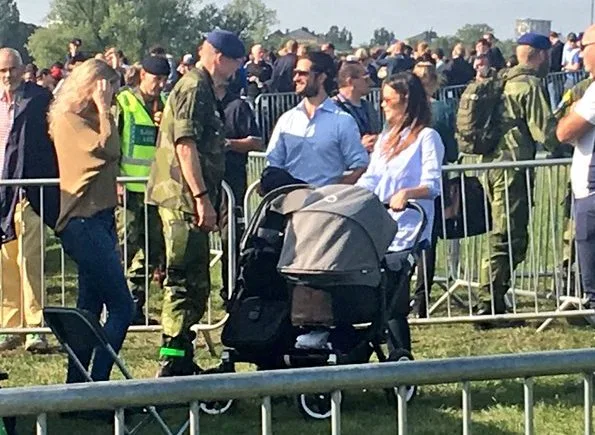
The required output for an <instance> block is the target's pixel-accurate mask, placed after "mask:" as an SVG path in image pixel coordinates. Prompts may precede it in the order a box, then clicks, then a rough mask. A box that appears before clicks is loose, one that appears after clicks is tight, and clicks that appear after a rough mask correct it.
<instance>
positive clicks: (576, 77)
mask: <svg viewBox="0 0 595 435" xmlns="http://www.w3.org/2000/svg"><path fill="white" fill-rule="evenodd" d="M586 77H587V73H586V72H585V71H577V72H572V73H566V72H560V73H551V74H549V75H548V76H547V77H546V78H544V79H543V86H544V90H546V92H547V94H548V95H549V99H550V104H551V108H552V110H554V109H555V108H556V107H557V106H558V104H559V103H560V101H561V98H562V95H563V94H564V91H565V90H566V89H568V88H569V87H571V86H572V85H574V84H576V83H578V82H579V81H581V80H583V79H584V78H586ZM465 88H466V85H457V86H444V87H442V88H440V89H439V90H438V92H437V94H436V99H438V100H441V101H447V102H449V103H451V104H452V105H454V106H455V107H456V106H457V104H458V102H459V100H460V98H461V95H462V94H463V91H464V90H465ZM366 99H367V100H368V101H370V102H371V103H372V104H373V105H374V108H375V109H376V111H377V113H378V116H379V118H380V122H381V125H382V123H383V121H384V117H383V114H382V110H381V107H380V103H381V95H380V89H372V90H371V91H370V94H369V95H368V96H367V97H366ZM299 101H300V97H299V96H298V95H297V94H295V93H293V92H287V93H277V94H261V95H259V96H257V97H256V99H255V101H254V105H253V109H254V113H255V116H256V121H257V123H258V125H259V127H260V130H261V132H262V139H263V141H264V143H267V142H268V140H269V139H270V137H271V133H272V131H273V128H274V127H275V123H276V122H277V120H278V119H279V118H280V117H281V115H283V113H285V112H287V111H288V110H290V109H292V108H293V107H295V106H296V105H297V104H298V103H299Z"/></svg>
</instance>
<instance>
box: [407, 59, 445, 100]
mask: <svg viewBox="0 0 595 435" xmlns="http://www.w3.org/2000/svg"><path fill="white" fill-rule="evenodd" d="M413 74H415V75H416V76H417V77H419V79H420V80H421V83H422V85H423V87H424V90H425V91H426V94H427V96H428V98H429V97H431V96H432V95H434V94H435V93H436V91H437V90H438V89H439V88H440V85H441V77H440V75H439V74H438V71H437V70H436V66H435V65H434V64H433V63H432V62H418V63H417V64H416V65H415V67H413Z"/></svg>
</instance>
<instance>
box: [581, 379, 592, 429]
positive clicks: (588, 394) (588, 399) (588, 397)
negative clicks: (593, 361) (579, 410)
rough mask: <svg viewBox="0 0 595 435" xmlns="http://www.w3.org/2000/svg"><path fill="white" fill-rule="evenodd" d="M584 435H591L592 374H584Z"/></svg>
mask: <svg viewBox="0 0 595 435" xmlns="http://www.w3.org/2000/svg"><path fill="white" fill-rule="evenodd" d="M583 385H584V387H585V435H592V434H593V373H585V375H584V378H583Z"/></svg>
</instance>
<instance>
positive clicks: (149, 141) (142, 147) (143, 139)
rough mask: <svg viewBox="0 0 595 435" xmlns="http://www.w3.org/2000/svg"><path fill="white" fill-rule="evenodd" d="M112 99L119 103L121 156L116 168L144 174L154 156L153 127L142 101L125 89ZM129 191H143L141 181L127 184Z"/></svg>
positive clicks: (131, 173)
mask: <svg viewBox="0 0 595 435" xmlns="http://www.w3.org/2000/svg"><path fill="white" fill-rule="evenodd" d="M116 100H117V101H118V104H119V105H120V108H121V110H122V115H123V122H124V125H123V126H122V128H121V130H122V158H121V163H120V171H121V174H122V175H123V176H128V177H148V176H149V173H150V170H151V165H152V164H153V160H154V159H155V146H156V142H157V127H156V126H155V123H154V121H153V119H152V117H151V115H150V114H149V113H148V112H147V109H146V108H145V106H144V104H143V102H142V101H140V100H139V99H138V97H137V96H136V95H134V93H133V92H132V91H131V90H129V89H124V90H123V91H121V92H120V93H119V94H118V95H117V97H116ZM126 188H127V189H128V190H129V191H131V192H144V190H145V186H144V185H143V184H142V183H128V184H127V185H126Z"/></svg>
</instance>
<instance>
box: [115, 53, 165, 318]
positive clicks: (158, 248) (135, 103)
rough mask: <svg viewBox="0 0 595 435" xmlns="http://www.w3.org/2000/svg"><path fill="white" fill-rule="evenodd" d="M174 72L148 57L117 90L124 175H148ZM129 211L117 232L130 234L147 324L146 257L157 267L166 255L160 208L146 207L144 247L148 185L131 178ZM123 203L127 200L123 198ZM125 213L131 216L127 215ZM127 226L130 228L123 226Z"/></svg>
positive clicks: (139, 304) (132, 282) (132, 275)
mask: <svg viewBox="0 0 595 435" xmlns="http://www.w3.org/2000/svg"><path fill="white" fill-rule="evenodd" d="M169 73H170V66H169V63H168V61H167V59H166V58H164V57H157V56H149V57H146V58H145V59H144V60H143V62H142V66H141V70H140V83H139V85H138V86H136V87H134V88H128V87H126V88H123V89H122V90H121V91H120V92H118V94H117V95H116V103H117V104H116V111H117V116H116V120H117V122H118V132H119V133H120V136H121V137H122V158H121V161H120V168H121V175H122V176H125V177H148V176H149V173H150V170H151V165H152V164H153V160H154V159H155V145H156V143H157V132H158V129H159V124H160V122H161V117H162V114H163V109H164V107H165V101H166V100H165V98H164V97H163V96H162V91H163V88H164V86H165V83H166V82H167V77H168V76H169ZM124 189H125V190H126V202H125V206H126V210H119V213H118V234H119V235H120V239H121V240H124V234H126V236H127V240H126V241H125V242H124V243H127V249H126V252H127V254H128V255H127V257H128V258H126V264H127V265H130V267H129V268H128V271H127V275H128V285H129V286H130V290H131V291H132V295H133V297H134V300H135V303H136V316H135V319H134V323H135V324H145V321H146V319H145V316H144V315H143V307H144V305H145V299H146V297H145V256H148V259H149V261H148V263H149V265H150V267H151V268H152V269H153V270H155V269H159V267H160V265H161V263H162V262H163V261H164V260H165V258H164V257H165V253H164V242H163V235H162V230H161V221H160V219H159V214H158V213H157V208H156V207H154V206H152V205H149V206H147V209H146V211H147V222H148V225H147V228H146V231H147V232H148V240H149V252H145V250H144V246H145V185H144V183H127V184H125V185H124V186H122V189H121V191H122V193H124ZM122 203H123V205H124V201H122ZM126 215H127V219H124V217H125V216H126ZM125 227H127V228H126V229H127V231H124V229H125Z"/></svg>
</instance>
